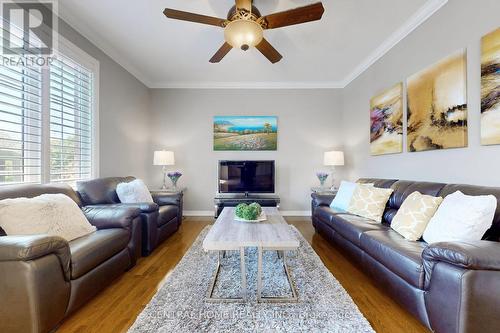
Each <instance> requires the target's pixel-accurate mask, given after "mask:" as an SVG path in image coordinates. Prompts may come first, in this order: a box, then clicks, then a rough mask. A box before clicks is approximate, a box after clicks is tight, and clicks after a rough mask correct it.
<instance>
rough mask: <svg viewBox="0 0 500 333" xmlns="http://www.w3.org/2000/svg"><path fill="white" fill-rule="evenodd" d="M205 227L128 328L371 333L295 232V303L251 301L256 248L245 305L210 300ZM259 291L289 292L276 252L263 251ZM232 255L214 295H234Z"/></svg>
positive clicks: (210, 260)
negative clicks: (260, 287) (205, 250)
mask: <svg viewBox="0 0 500 333" xmlns="http://www.w3.org/2000/svg"><path fill="white" fill-rule="evenodd" d="M209 228H210V227H206V228H205V229H204V230H203V231H202V232H201V233H200V235H199V236H198V238H197V239H196V241H195V242H194V244H193V246H192V247H191V248H190V249H189V250H188V252H187V253H186V255H185V256H184V258H182V260H181V262H180V263H179V264H178V265H177V267H176V268H175V269H174V271H173V272H172V273H171V275H170V276H168V277H167V278H166V280H165V283H164V285H163V286H162V287H161V289H160V290H159V291H158V293H157V294H156V295H155V296H154V297H153V299H152V300H151V302H150V303H149V304H148V305H147V306H146V308H145V309H144V311H143V312H142V313H141V314H140V315H139V317H137V319H136V321H135V323H134V325H132V327H131V328H130V330H129V332H131V333H139V332H176V333H183V332H373V330H372V328H371V326H370V324H369V323H368V321H367V320H366V319H365V318H364V317H363V315H362V314H361V312H360V311H359V309H358V308H357V307H356V305H355V304H354V302H353V301H352V299H351V297H350V296H349V295H348V294H347V292H346V291H345V290H344V288H343V287H342V286H341V285H340V283H339V282H338V281H337V280H336V279H335V278H334V277H333V275H332V274H331V273H330V272H329V271H328V269H327V268H326V267H325V266H324V265H323V263H322V262H321V259H320V258H319V257H318V256H317V255H316V253H315V252H314V250H313V249H312V248H311V246H310V245H309V244H308V243H307V241H306V240H305V239H304V238H303V237H302V235H301V234H300V232H298V231H297V230H296V229H295V228H293V227H292V228H293V230H294V232H295V234H296V235H297V237H298V239H299V240H300V248H299V250H298V251H297V252H291V253H289V255H288V258H287V260H288V265H289V267H290V270H291V275H292V277H293V279H294V280H295V284H296V286H297V290H298V296H299V301H298V302H297V303H257V302H256V297H255V294H256V276H257V251H256V249H247V251H246V255H245V257H246V268H247V295H248V297H249V298H250V299H249V301H248V302H247V303H210V302H206V301H205V296H206V293H207V290H208V286H209V283H210V281H211V277H212V274H213V272H214V268H215V264H216V256H215V255H214V254H212V255H209V254H207V253H206V252H204V251H203V249H202V242H203V239H204V238H205V235H206V234H207V232H208V230H209ZM263 260H264V264H263V266H264V274H263V284H264V288H263V294H264V295H266V296H269V295H278V294H279V295H283V294H285V295H286V294H290V293H291V291H290V288H289V286H288V282H287V280H286V275H285V272H284V270H283V266H282V265H281V264H280V260H279V259H278V257H277V255H276V252H264V257H263ZM240 288H241V276H240V261H239V255H238V253H236V252H235V253H230V254H229V255H228V256H227V257H226V258H224V259H223V260H222V266H221V272H220V273H219V279H218V282H217V284H216V288H215V292H214V294H215V296H219V297H234V296H239V295H240Z"/></svg>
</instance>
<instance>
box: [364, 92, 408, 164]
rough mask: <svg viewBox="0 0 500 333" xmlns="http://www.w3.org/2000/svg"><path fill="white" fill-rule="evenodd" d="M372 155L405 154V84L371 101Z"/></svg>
mask: <svg viewBox="0 0 500 333" xmlns="http://www.w3.org/2000/svg"><path fill="white" fill-rule="evenodd" d="M370 151H371V154H372V155H384V154H395V153H401V152H403V84H402V83H398V84H396V85H395V86H393V87H392V88H390V89H387V90H385V91H384V92H382V93H380V94H379V95H377V96H375V97H373V98H372V99H371V100H370Z"/></svg>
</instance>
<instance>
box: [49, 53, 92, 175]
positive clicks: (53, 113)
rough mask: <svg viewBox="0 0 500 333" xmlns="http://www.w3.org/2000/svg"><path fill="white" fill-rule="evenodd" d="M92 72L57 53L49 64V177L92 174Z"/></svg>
mask: <svg viewBox="0 0 500 333" xmlns="http://www.w3.org/2000/svg"><path fill="white" fill-rule="evenodd" d="M92 79H93V78H92V72H91V71H90V70H88V69H86V68H84V67H83V66H81V65H79V64H78V63H76V62H74V61H72V60H71V59H69V58H67V57H65V56H62V55H59V56H58V59H57V60H56V61H54V62H53V64H52V65H51V66H50V181H51V182H66V183H73V182H76V181H78V180H83V179H89V178H91V176H92V167H93V166H92V124H93V122H92V114H93V113H92V105H93V98H92V91H93V89H92Z"/></svg>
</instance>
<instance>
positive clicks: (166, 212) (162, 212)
mask: <svg viewBox="0 0 500 333" xmlns="http://www.w3.org/2000/svg"><path fill="white" fill-rule="evenodd" d="M158 212H159V215H158V222H157V223H158V226H159V227H161V226H162V225H164V224H166V223H167V222H170V221H171V220H172V219H173V218H176V217H177V214H179V208H178V207H177V206H160V208H159V210H158Z"/></svg>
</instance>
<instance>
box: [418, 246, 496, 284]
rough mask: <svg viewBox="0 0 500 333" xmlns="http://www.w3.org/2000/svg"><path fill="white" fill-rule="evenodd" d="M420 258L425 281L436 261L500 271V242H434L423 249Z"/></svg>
mask: <svg viewBox="0 0 500 333" xmlns="http://www.w3.org/2000/svg"><path fill="white" fill-rule="evenodd" d="M422 258H423V260H424V270H425V279H426V283H428V282H429V281H430V279H431V277H432V270H433V268H434V265H436V263H437V262H445V263H448V264H451V265H454V266H457V267H461V268H464V269H470V270H488V271H489V270H495V271H500V243H499V242H491V241H485V240H481V241H467V242H440V243H434V244H431V245H429V246H428V247H426V248H425V249H424V251H423V253H422Z"/></svg>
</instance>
